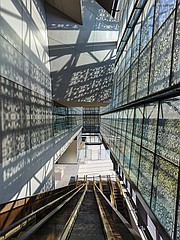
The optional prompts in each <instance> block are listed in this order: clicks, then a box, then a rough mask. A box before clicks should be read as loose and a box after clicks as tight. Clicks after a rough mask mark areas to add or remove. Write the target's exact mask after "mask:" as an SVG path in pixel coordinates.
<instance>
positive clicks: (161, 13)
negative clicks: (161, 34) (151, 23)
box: [155, 0, 176, 30]
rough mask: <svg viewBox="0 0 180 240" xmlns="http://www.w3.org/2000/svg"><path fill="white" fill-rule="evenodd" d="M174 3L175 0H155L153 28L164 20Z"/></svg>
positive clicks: (157, 27) (158, 26)
mask: <svg viewBox="0 0 180 240" xmlns="http://www.w3.org/2000/svg"><path fill="white" fill-rule="evenodd" d="M175 5H176V0H157V1H156V15H155V30H158V29H159V28H160V26H161V25H162V24H163V23H164V22H165V21H166V19H167V18H168V16H169V15H170V13H171V12H172V11H173V9H174V8H175Z"/></svg>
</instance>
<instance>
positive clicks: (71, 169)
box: [55, 136, 116, 188]
mask: <svg viewBox="0 0 180 240" xmlns="http://www.w3.org/2000/svg"><path fill="white" fill-rule="evenodd" d="M92 138H93V141H94V142H95V143H97V142H99V138H98V137H97V136H92ZM92 138H91V137H90V136H88V137H87V138H86V144H85V143H83V144H82V147H81V149H80V150H79V152H78V160H77V162H76V163H69V164H64V163H63V164H56V165H55V187H56V188H59V187H63V186H66V185H68V184H69V181H70V179H71V177H75V178H76V177H77V175H78V178H82V179H83V178H84V176H85V175H87V177H88V179H89V180H92V178H93V176H94V177H98V176H99V175H101V176H102V178H103V176H104V178H105V179H106V176H107V175H110V176H111V178H112V179H113V177H114V178H116V177H115V176H116V174H115V172H114V171H113V163H112V161H111V159H110V156H109V154H110V153H109V150H106V149H105V147H104V145H103V144H100V145H96V144H92ZM88 143H91V144H90V145H89V144H88Z"/></svg>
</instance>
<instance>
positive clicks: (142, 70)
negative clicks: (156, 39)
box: [137, 42, 151, 99]
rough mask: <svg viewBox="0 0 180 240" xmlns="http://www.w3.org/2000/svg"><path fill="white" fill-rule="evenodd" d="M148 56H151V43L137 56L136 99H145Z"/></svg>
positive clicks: (147, 80)
mask: <svg viewBox="0 0 180 240" xmlns="http://www.w3.org/2000/svg"><path fill="white" fill-rule="evenodd" d="M150 54H151V42H150V43H149V44H148V46H147V47H146V48H145V49H144V51H143V52H142V53H141V54H140V56H139V70H138V84H137V99H138V98H141V97H145V96H146V95H147V93H148V82H149V68H150Z"/></svg>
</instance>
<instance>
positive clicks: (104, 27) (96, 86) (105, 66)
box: [46, 1, 119, 102]
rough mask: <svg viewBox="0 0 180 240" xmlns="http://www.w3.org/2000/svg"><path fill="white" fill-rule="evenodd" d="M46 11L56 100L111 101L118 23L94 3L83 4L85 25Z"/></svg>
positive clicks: (51, 9)
mask: <svg viewBox="0 0 180 240" xmlns="http://www.w3.org/2000/svg"><path fill="white" fill-rule="evenodd" d="M46 9H47V21H48V37H49V50H50V66H51V76H52V88H53V99H54V100H56V101H74V102H107V101H109V99H110V97H111V88H112V78H113V70H114V57H115V50H116V41H117V36H118V30H119V26H118V23H117V22H116V21H115V20H113V18H112V17H111V16H110V15H109V14H108V13H107V12H106V11H105V10H104V9H102V8H101V7H100V6H99V5H98V4H97V3H96V2H95V1H82V16H83V25H80V24H77V23H75V22H73V20H72V19H70V18H69V17H67V16H65V15H64V14H63V13H61V12H59V11H58V10H57V9H55V8H53V7H51V6H50V5H47V6H46Z"/></svg>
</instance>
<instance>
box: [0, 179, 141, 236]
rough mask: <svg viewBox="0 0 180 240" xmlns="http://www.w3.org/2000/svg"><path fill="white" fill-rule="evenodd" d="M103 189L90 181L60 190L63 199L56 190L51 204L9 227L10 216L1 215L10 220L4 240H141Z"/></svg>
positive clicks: (2, 232) (37, 209) (42, 204)
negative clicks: (8, 217)
mask: <svg viewBox="0 0 180 240" xmlns="http://www.w3.org/2000/svg"><path fill="white" fill-rule="evenodd" d="M99 185H100V184H99V183H98V184H96V182H95V181H87V180H86V181H85V182H82V183H81V182H79V183H78V186H77V184H74V185H72V186H71V187H69V188H67V189H66V188H64V189H63V191H62V189H59V191H60V192H61V194H60V195H57V192H58V191H57V190H55V191H54V193H52V192H51V193H49V194H50V195H51V201H49V202H46V204H45V205H44V203H43V201H45V199H44V200H43V199H42V202H41V204H40V203H39V208H35V207H34V209H33V207H32V206H31V209H33V210H32V211H30V210H28V215H25V216H23V215H22V217H21V218H20V219H18V218H17V219H16V221H13V222H12V221H10V220H9V222H10V224H9V226H8V224H7V222H8V220H7V216H8V214H6V218H5V217H4V218H1V214H0V219H1V220H3V219H4V221H5V219H6V227H3V229H2V230H1V231H0V240H1V239H12V240H13V239H19V240H24V239H27V240H31V239H33V240H34V239H37V240H41V239H42V240H60V239H70V240H76V239H77V240H79V239H81V240H83V239H84V240H85V239H86V240H88V239H89V240H96V239H97V240H105V239H111V240H113V239H114V240H115V239H122V240H123V239H128V240H134V239H138V240H140V239H141V238H140V237H139V235H138V234H137V233H136V232H135V231H134V230H133V229H132V228H131V226H130V224H129V223H128V222H127V221H126V220H125V218H124V217H123V216H122V215H121V214H120V213H119V211H118V210H117V209H116V208H115V207H114V206H113V205H112V204H111V202H110V201H109V199H108V198H107V197H106V196H105V195H104V194H103V192H102V191H101V190H100V188H99V187H98V186H99ZM104 186H105V183H104ZM54 194H55V197H53V195H54ZM39 198H40V196H39ZM46 198H48V195H47V194H46ZM37 199H38V197H37ZM30 202H31V201H30ZM16 205H17V204H16ZM36 206H37V203H36ZM29 207H30V206H29ZM0 209H2V206H0ZM27 209H28V208H27V206H26V210H27ZM11 210H12V209H11ZM16 211H17V209H16ZM4 214H5V212H4ZM4 226H5V224H4Z"/></svg>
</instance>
